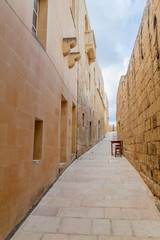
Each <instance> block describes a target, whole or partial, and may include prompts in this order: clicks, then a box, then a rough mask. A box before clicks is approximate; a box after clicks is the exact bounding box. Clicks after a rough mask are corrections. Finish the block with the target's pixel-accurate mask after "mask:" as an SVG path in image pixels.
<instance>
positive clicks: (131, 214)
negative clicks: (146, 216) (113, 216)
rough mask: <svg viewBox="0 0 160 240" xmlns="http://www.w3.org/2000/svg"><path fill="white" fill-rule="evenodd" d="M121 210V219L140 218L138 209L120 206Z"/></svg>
mask: <svg viewBox="0 0 160 240" xmlns="http://www.w3.org/2000/svg"><path fill="white" fill-rule="evenodd" d="M121 211H122V218H123V219H141V214H140V211H139V210H138V209H134V208H133V209H132V208H122V210H121Z"/></svg>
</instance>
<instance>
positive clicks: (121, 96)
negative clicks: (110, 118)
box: [117, 0, 160, 198]
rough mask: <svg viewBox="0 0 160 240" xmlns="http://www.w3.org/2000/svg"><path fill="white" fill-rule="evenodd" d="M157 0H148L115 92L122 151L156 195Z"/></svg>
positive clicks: (159, 117) (159, 188)
mask: <svg viewBox="0 0 160 240" xmlns="http://www.w3.org/2000/svg"><path fill="white" fill-rule="evenodd" d="M159 47H160V2H159V1H158V0H155V1H153V0H148V1H147V5H146V8H145V11H144V15H143V19H142V22H141V25H140V28H139V33H138V36H137V40H136V42H135V47H134V49H133V53H132V56H131V60H130V64H129V67H128V71H127V73H126V75H125V76H122V78H121V80H120V84H119V89H118V94H117V133H118V138H119V139H121V140H123V154H124V155H125V157H126V158H127V159H128V160H129V161H130V162H131V163H132V164H133V165H134V167H135V168H136V169H137V170H138V171H139V172H140V174H141V176H142V177H143V179H144V181H145V182H146V183H147V185H148V186H149V188H150V189H151V191H152V192H153V193H154V194H155V195H156V196H157V197H159V198H160V59H159V54H160V52H159Z"/></svg>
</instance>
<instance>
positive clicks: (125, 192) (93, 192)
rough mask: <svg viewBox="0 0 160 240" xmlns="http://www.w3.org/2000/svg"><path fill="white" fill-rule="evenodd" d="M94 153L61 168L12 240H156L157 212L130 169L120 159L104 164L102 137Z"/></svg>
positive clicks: (106, 147) (107, 151) (106, 148)
mask: <svg viewBox="0 0 160 240" xmlns="http://www.w3.org/2000/svg"><path fill="white" fill-rule="evenodd" d="M92 151H93V150H92ZM94 152H95V154H94V155H93V156H92V159H94V160H86V157H85V156H86V154H84V155H83V160H76V161H75V162H74V163H73V164H71V165H70V167H69V168H67V169H66V171H65V172H64V173H63V174H62V176H61V181H59V180H58V181H57V182H56V184H54V186H53V187H52V188H51V189H50V191H49V192H48V193H47V195H46V196H45V197H44V198H43V199H42V200H41V202H40V203H39V204H38V207H37V208H36V209H35V210H34V211H33V213H32V214H31V215H30V216H29V218H28V219H27V220H26V221H25V223H24V224H23V225H22V226H21V228H20V230H19V231H18V232H17V234H16V235H15V236H14V238H13V240H26V239H27V240H32V239H33V240H147V239H150V240H153V239H154V240H156V239H157V240H158V239H160V214H159V212H158V211H157V209H156V207H155V205H154V200H153V196H152V195H151V193H150V192H149V191H148V188H147V187H146V185H145V184H144V182H143V181H141V179H140V176H139V175H138V173H137V172H136V170H135V169H134V168H133V167H132V166H131V165H130V163H129V162H128V161H127V160H126V159H125V158H124V157H122V158H120V157H119V158H117V159H118V160H117V161H118V163H111V162H110V163H109V161H108V160H109V159H111V160H114V159H115V158H114V157H112V156H110V142H109V141H108V140H107V138H106V139H104V140H103V141H101V142H100V143H99V144H98V145H96V146H94ZM102 155H103V156H102ZM104 155H106V157H105V158H104ZM115 160H116V159H115ZM63 177H65V181H63ZM67 179H68V180H67ZM75 179H76V181H75ZM66 180H67V181H66ZM134 185H139V186H138V187H137V186H134ZM132 230H133V232H132ZM133 236H134V237H133Z"/></svg>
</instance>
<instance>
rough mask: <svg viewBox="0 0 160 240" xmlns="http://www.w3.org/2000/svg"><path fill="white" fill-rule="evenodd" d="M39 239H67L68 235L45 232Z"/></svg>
mask: <svg viewBox="0 0 160 240" xmlns="http://www.w3.org/2000/svg"><path fill="white" fill-rule="evenodd" d="M28 240H29V239H28ZM31 240H32V239H31ZM33 240H34V239H33ZM41 240H69V236H68V235H66V234H48V233H47V234H44V236H43V238H42V239H41Z"/></svg>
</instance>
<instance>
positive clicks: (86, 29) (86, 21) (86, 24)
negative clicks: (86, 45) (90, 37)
mask: <svg viewBox="0 0 160 240" xmlns="http://www.w3.org/2000/svg"><path fill="white" fill-rule="evenodd" d="M88 29H89V27H88V19H87V15H85V31H88Z"/></svg>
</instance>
